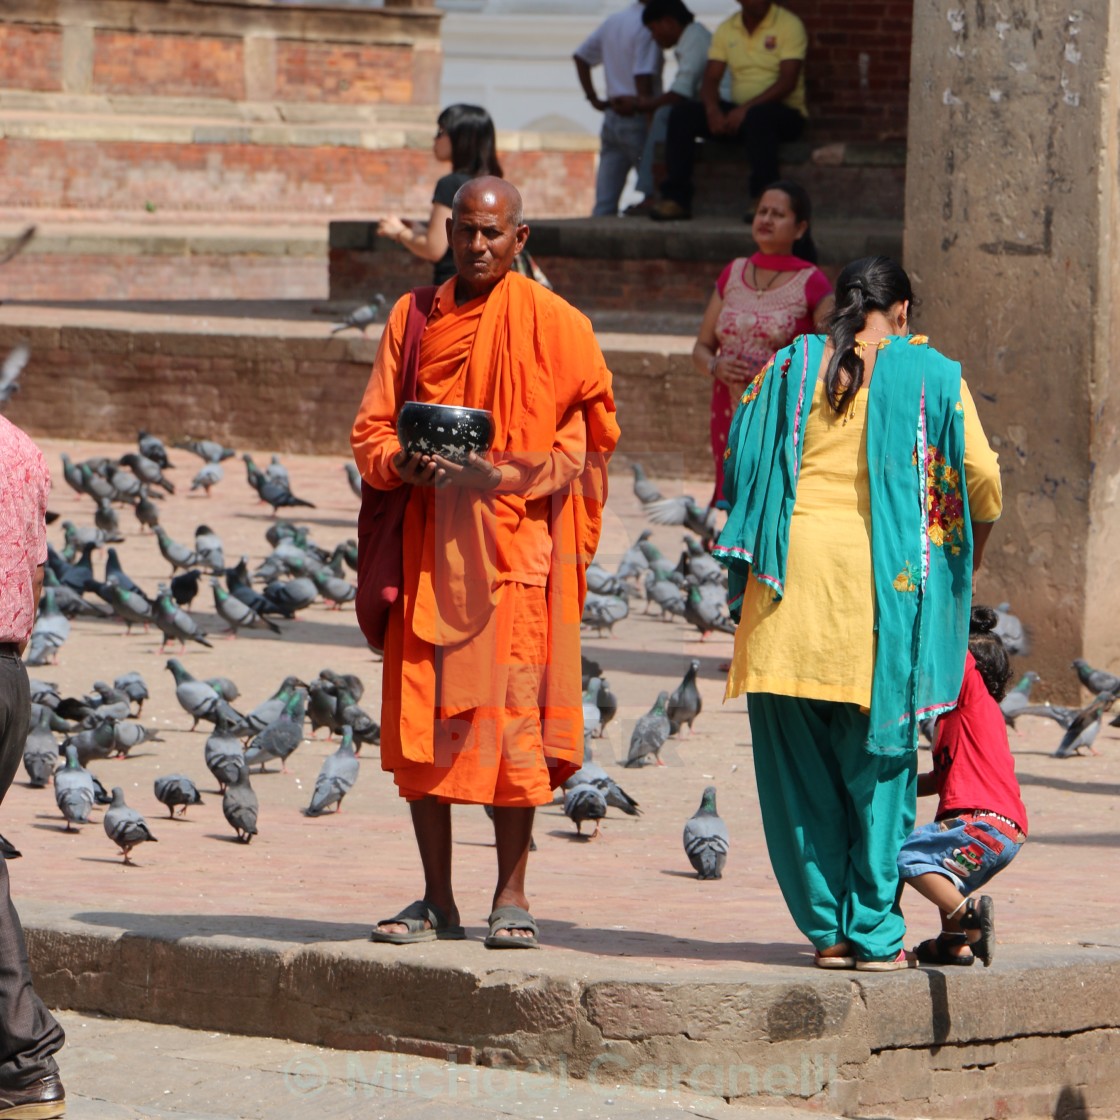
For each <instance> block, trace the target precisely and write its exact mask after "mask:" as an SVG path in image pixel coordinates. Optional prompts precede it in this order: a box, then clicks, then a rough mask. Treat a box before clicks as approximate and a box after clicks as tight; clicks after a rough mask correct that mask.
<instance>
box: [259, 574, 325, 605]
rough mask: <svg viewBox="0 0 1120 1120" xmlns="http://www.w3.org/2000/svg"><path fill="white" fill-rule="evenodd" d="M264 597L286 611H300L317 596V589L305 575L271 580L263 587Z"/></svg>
mask: <svg viewBox="0 0 1120 1120" xmlns="http://www.w3.org/2000/svg"><path fill="white" fill-rule="evenodd" d="M264 597H265V598H266V599H267V600H268V601H269V602H270V603H275V604H276V605H277V607H278V608H279V609H280V610H283V611H285V612H287V613H294V612H295V611H301V610H303V609H304V608H305V607H309V606H311V604H312V603H314V602H315V600H316V599H317V598H318V597H319V590H318V588H317V587H316V586H315V584H314V582H313V581H312V580H310V579H308V578H307V577H306V576H300V577H299V578H298V579H290V580H273V581H272V582H271V583H269V584H267V585H266V586H265V589H264Z"/></svg>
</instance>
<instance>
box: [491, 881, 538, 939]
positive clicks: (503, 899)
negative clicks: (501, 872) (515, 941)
mask: <svg viewBox="0 0 1120 1120" xmlns="http://www.w3.org/2000/svg"><path fill="white" fill-rule="evenodd" d="M502 906H516V907H518V908H520V909H521V910H524V911H525V913H526V914H528V912H529V898H528V896H527V895H526V894H525V893H524V892H516V891H500V892H499V893H498V894H496V895H495V896H494V906H493V910H497V909H498V908H499V907H502ZM491 936H492V937H495V938H498V937H524V938H526V939H528V940H534V939H535V938H536V936H537V930H536V929H535V928H531V927H530V926H528V925H526V926H524V927H520V928H519V927H516V926H514V927H512V928H508V929H499V930H495V931H494V932H493V934H491Z"/></svg>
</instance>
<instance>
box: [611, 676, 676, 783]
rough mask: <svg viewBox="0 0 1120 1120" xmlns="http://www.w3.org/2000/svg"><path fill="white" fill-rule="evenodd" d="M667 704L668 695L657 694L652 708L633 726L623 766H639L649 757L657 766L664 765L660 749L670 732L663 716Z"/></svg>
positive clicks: (666, 693)
mask: <svg viewBox="0 0 1120 1120" xmlns="http://www.w3.org/2000/svg"><path fill="white" fill-rule="evenodd" d="M668 702H669V693H668V692H659V693H658V694H657V699H656V700H655V701H654V703H653V707H652V708H650V710H649V711H648V712H646V714H645V715H644V716H642V717H641V718H640V719H639V720H638V722H637V723H635V724H634V730H633V732H632V733H631V735H630V751H629V753H628V754H627V756H626V761H625V762H624V763H623V765H624V766H641V765H643V764H644V763H645V760H646V759H647V758H648V757H650V756H651V755H652V756H653V760H654V762H655V763H656V764H657V765H658V766H664V765H665V763H664V762H662V761H661V748H662V747H663V746H664V745H665V740H666V739H668V738H669V732H670V730H671V728H670V726H669V717H668V716H667V715H666V714H665V705H666V704H667V703H668Z"/></svg>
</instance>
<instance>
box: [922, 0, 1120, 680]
mask: <svg viewBox="0 0 1120 1120" xmlns="http://www.w3.org/2000/svg"><path fill="white" fill-rule="evenodd" d="M1118 19H1120V13H1118V12H1117V8H1116V5H1115V3H1110V0H1089V2H1087V3H1084V4H1081V5H1079V6H1078V8H1077V9H1076V10H1075V9H1073V8H1071V7H1070V6H1068V5H1065V4H1062V3H1059V2H1058V0H1028V2H1026V3H1023V4H1020V5H1018V6H1016V8H1015V9H1014V10H1013V13H1012V14H1008V15H1004V14H1001V10H997V9H993V8H989V7H988V6H986V5H983V4H977V5H976V6H975V7H973V6H969V7H967V8H964V7H962V8H960V9H956V8H953V9H946V8H945V7H944V6H942V5H936V4H932V3H919V4H918V5H917V6H916V8H915V30H914V42H915V51H914V56H913V69H912V72H913V82H912V88H911V99H910V124H911V133H910V136H911V143H910V150H909V152H910V154H909V165H908V169H907V180H906V181H907V199H906V238H905V240H906V248H905V260H906V263H907V266H908V268H909V270H910V272H911V275H912V276H913V278H914V280H915V282H916V288H917V292H918V295H919V297H920V299H921V300H922V304H923V306H922V308H921V310H920V315H919V318H918V320H917V322H918V324H919V326H920V329H921V330H922V331H923V332H925V333H928V334H929V335H930V337H931V339H932V341H933V343H934V345H936V346H938V347H940V348H941V349H943V350H944V351H945V352H947V353H949V354H951V355H952V356H954V357H956V358H959V359H960V360H961V361H962V362H963V364H964V369H965V375H966V377H967V379H968V381H969V384H970V386H971V388H972V389H973V392H974V395H975V396H976V398H977V404H978V406H979V410H980V413H981V417H982V419H983V421H984V423H985V426H986V428H987V431H988V434H989V436H990V437H991V440H992V443H993V444H994V445H995V446H996V447H997V448H998V450H999V454H1000V463H1001V467H1002V470H1003V478H1004V491H1005V503H1004V517H1003V520H1002V522H1001V524H1000V525H999V527H998V528H997V529H996V532H995V534H994V536H993V538H992V544H991V546H990V548H989V553H988V561H987V564H986V569H985V571H984V572H983V573H982V575H981V578H980V580H979V583H978V589H977V595H978V597H979V598H982V599H986V600H988V601H992V600H995V601H998V600H1001V599H1006V600H1009V601H1011V603H1012V606H1013V607H1014V608H1015V610H1016V611H1017V613H1019V614H1020V615H1021V617H1023V619H1024V620H1025V622H1026V623H1027V624H1028V626H1029V627H1030V628H1031V629H1032V630H1033V633H1034V637H1035V644H1036V649H1035V652H1034V653H1033V654H1032V656H1031V658H1030V663H1031V665H1032V666H1034V667H1035V668H1037V669H1038V671H1039V672H1041V673H1042V674H1043V678H1044V682H1045V683H1044V691H1046V692H1048V693H1049V694H1050V695H1055V694H1056V695H1060V696H1066V697H1072V696H1075V695H1076V690H1075V687H1074V684H1073V681H1072V674H1071V673H1070V670H1069V662H1070V659H1071V658H1073V657H1076V656H1079V655H1082V654H1083V655H1084V656H1086V657H1087V658H1088V659H1089V660H1090V661H1091V662H1092V663H1094V664H1100V665H1105V666H1111V667H1112V668H1116V667H1117V665H1118V664H1120V630H1117V628H1116V627H1115V626H1114V625H1112V620H1114V618H1115V616H1116V608H1117V606H1118V605H1120V591H1118V590H1117V588H1116V583H1115V580H1114V579H1112V578H1111V570H1110V569H1111V565H1112V564H1113V563H1114V558H1115V556H1116V555H1117V543H1118V541H1120V529H1118V527H1117V513H1116V503H1115V497H1116V491H1117V487H1118V486H1120V452H1118V451H1117V441H1116V427H1117V400H1116V373H1115V372H1114V367H1115V362H1114V359H1112V358H1110V356H1111V355H1115V353H1116V346H1117V344H1118V342H1120V335H1118V331H1120V328H1118V325H1117V311H1116V308H1115V293H1116V291H1117V289H1116V282H1117V263H1116V261H1115V253H1114V251H1113V246H1114V236H1115V229H1116V222H1117V187H1116V168H1117V160H1116V157H1117V137H1116V127H1117V125H1116V121H1117V116H1116V111H1117V104H1116V96H1117V95H1116V90H1115V88H1114V87H1115V80H1114V77H1113V76H1111V75H1110V71H1109V60H1110V57H1111V58H1115V57H1116V54H1115V49H1116V38H1117V28H1116V23H1117V20H1118ZM1110 47H1111V48H1112V50H1111V52H1110V50H1109V48H1110Z"/></svg>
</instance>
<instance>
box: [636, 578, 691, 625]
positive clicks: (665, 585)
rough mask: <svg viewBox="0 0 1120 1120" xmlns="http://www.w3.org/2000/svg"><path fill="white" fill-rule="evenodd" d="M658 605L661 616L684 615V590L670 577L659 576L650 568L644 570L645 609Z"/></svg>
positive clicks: (646, 611) (681, 616)
mask: <svg viewBox="0 0 1120 1120" xmlns="http://www.w3.org/2000/svg"><path fill="white" fill-rule="evenodd" d="M651 604H652V605H654V606H656V607H658V608H659V609H660V611H661V617H662V618H665V617H666V616H668V617H669V618H673V617H674V616H676V617H677V618H683V617H684V592H683V591H682V590H681V589H680V588H679V587H678V586H677V584H676V583H674V582H673V581H672V580H671V579H665V578H664V577H662V576H659V575H658V574H657V572H655V571H653V570H652V569H647V570H646V610H645V613H646V614H649V608H650V605H651Z"/></svg>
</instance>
